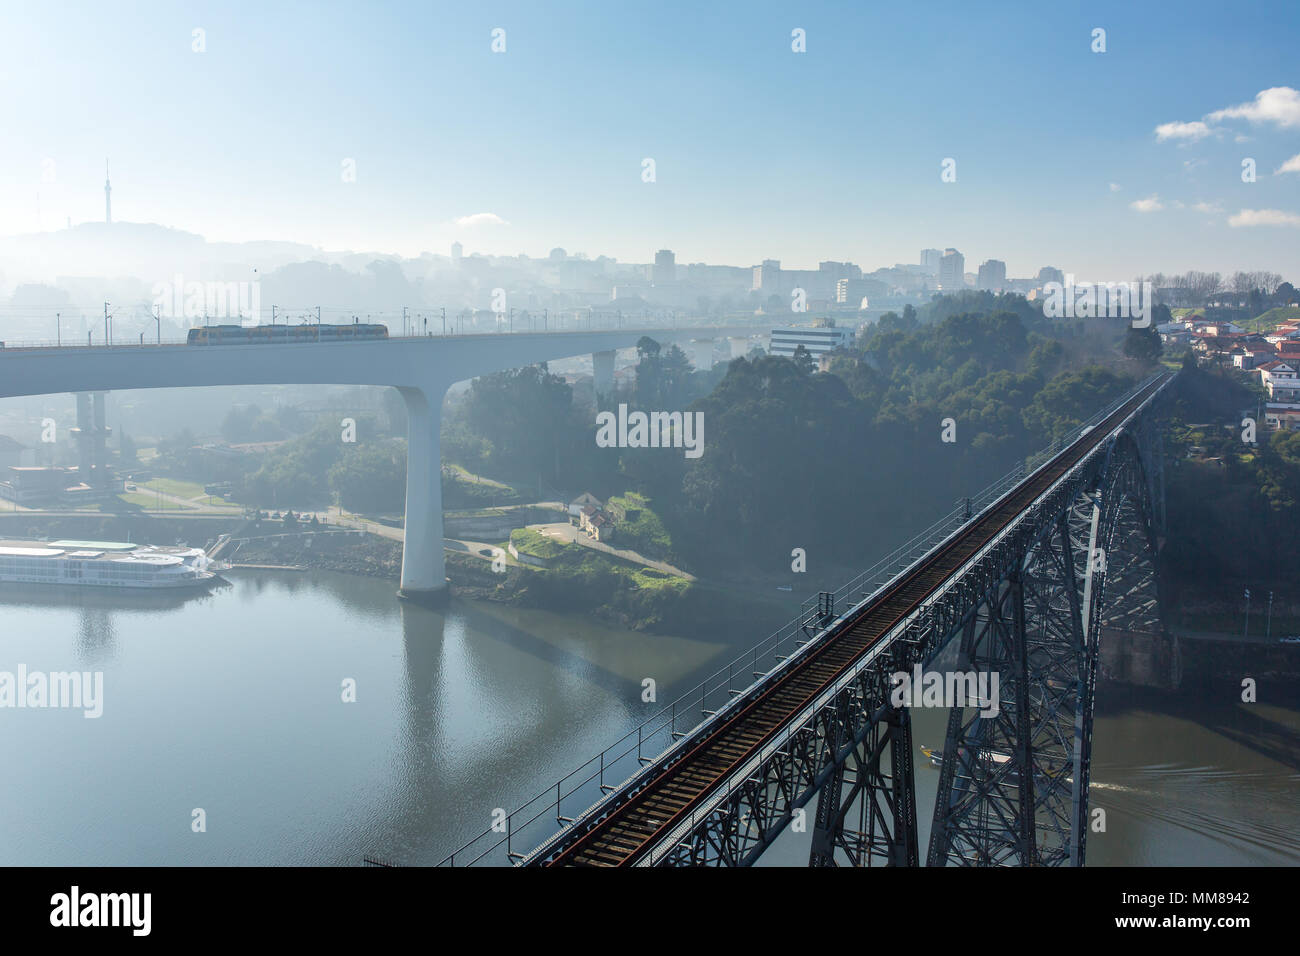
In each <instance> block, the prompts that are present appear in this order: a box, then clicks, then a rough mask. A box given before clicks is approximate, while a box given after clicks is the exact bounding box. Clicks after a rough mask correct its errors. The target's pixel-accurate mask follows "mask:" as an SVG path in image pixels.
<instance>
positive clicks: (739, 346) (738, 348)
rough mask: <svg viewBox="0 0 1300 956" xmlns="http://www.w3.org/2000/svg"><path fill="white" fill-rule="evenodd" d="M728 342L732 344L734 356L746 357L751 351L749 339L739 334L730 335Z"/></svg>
mask: <svg viewBox="0 0 1300 956" xmlns="http://www.w3.org/2000/svg"><path fill="white" fill-rule="evenodd" d="M727 344H728V345H730V346H731V357H732V358H744V357H745V355H746V354H747V353H748V352H749V339H743V338H740V337H739V336H736V335H732V336H728V338H727Z"/></svg>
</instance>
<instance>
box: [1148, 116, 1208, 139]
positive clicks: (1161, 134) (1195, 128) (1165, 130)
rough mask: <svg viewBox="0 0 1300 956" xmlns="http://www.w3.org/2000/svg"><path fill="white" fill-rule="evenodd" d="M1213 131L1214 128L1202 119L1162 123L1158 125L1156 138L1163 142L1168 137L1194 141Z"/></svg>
mask: <svg viewBox="0 0 1300 956" xmlns="http://www.w3.org/2000/svg"><path fill="white" fill-rule="evenodd" d="M1211 132H1213V130H1211V129H1210V128H1209V127H1208V126H1206V125H1205V124H1204V123H1202V122H1201V121H1200V120H1195V121H1194V122H1191V123H1161V124H1160V125H1159V126H1157V127H1156V139H1157V140H1159V141H1160V142H1162V143H1163V142H1164V141H1165V140H1167V139H1186V140H1191V141H1192V142H1193V143H1194V142H1196V141H1197V140H1198V139H1204V138H1205V137H1207V136H1209V135H1210V133H1211Z"/></svg>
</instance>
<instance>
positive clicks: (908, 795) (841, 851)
mask: <svg viewBox="0 0 1300 956" xmlns="http://www.w3.org/2000/svg"><path fill="white" fill-rule="evenodd" d="M886 754H888V757H887V758H886ZM886 762H887V764H888V766H887V767H885V766H884V764H885V763H886ZM846 787H847V788H848V789H847V792H846V790H845V788H846ZM816 820H817V822H816V824H815V826H814V828H813V835H812V851H811V853H810V854H809V857H808V865H809V866H816V867H826V866H841V865H847V866H871V865H873V864H877V863H883V864H884V865H886V866H917V865H918V864H919V862H920V855H919V853H918V851H917V842H916V789H915V786H914V778H913V771H912V719H911V714H910V713H909V711H908V710H907V708H905V707H899V708H892V707H891V708H888V709H887V710H886V712H885V717H884V719H883V720H878V721H875V722H873V723H872V724H871V729H870V730H869V731H868V733H867V734H866V735H865V736H864V737H863V738H862V740H860V741H858V743H857V745H856V746H855V747H854V748H853V751H852V752H851V753H850V754H849V756H848V758H847V759H846V760H845V761H844V762H843V763H842V764H840V765H839V766H838V767H836V768H835V771H834V772H833V773H832V774H831V776H830V779H828V780H827V781H826V784H825V785H824V786H823V787H822V789H821V791H820V793H818V795H817V818H816Z"/></svg>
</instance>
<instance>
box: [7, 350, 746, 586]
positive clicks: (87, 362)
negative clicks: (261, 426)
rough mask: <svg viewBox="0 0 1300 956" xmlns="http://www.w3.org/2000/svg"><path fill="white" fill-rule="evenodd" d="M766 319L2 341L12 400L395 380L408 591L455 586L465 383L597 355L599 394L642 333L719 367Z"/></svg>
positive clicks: (604, 391) (703, 363)
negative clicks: (215, 340)
mask: <svg viewBox="0 0 1300 956" xmlns="http://www.w3.org/2000/svg"><path fill="white" fill-rule="evenodd" d="M767 331H768V330H767V329H766V328H733V327H725V328H724V327H717V328H682V329H631V328H629V329H603V330H588V331H577V332H519V333H510V334H495V335H493V334H487V335H454V336H427V337H404V338H388V339H376V340H357V341H350V342H308V343H285V344H247V345H204V346H198V345H194V346H191V345H179V344H176V345H174V344H162V345H144V344H141V345H112V346H99V347H83V346H76V347H69V346H64V347H48V348H18V349H15V348H0V398H13V397H17V396H24V395H48V394H53V393H59V392H76V393H82V392H91V393H94V392H107V391H115V390H123V389H137V388H188V387H200V386H213V385H387V386H392V387H394V388H396V389H397V390H398V391H399V392H400V393H401V395H402V398H403V399H404V400H405V402H406V411H407V421H408V447H407V459H406V462H407V464H406V536H405V537H406V540H405V543H404V545H403V550H402V578H401V590H400V592H399V593H400V594H401V595H402V596H403V597H406V598H410V599H414V600H419V601H426V602H432V603H436V602H438V601H440V600H442V599H443V598H445V596H446V590H447V584H446V568H445V566H444V562H443V552H442V537H443V535H442V486H441V477H440V476H441V468H440V465H441V455H440V449H439V428H440V425H441V418H442V399H443V396H444V395H445V394H446V392H447V389H448V388H450V387H451V386H452V385H453V384H455V383H456V382H460V381H464V380H465V379H470V378H475V377H477V376H480V375H486V374H489V373H492V372H498V371H502V370H504V369H510V368H520V367H522V366H525V365H534V364H537V363H538V362H548V361H556V360H558V359H563V358H571V357H573V356H577V355H583V354H587V353H590V354H591V356H592V365H593V371H594V374H595V386H596V391H597V393H598V394H608V393H609V392H610V391H612V389H613V383H614V353H615V351H616V350H617V349H621V348H631V347H633V346H635V345H636V343H637V341H638V340H639V339H640V338H641V337H642V336H647V335H648V336H650V337H651V338H653V339H654V340H655V341H657V342H660V343H661V344H669V343H673V344H679V345H681V346H683V348H684V350H685V351H686V352H687V354H688V355H689V356H690V357H691V358H692V360H693V361H694V362H695V365H696V367H697V368H710V367H712V364H713V363H712V356H713V347H714V342H715V340H717V339H721V338H726V339H729V340H730V341H731V352H732V355H733V357H734V356H735V355H736V354H743V351H744V348H745V345H746V343H747V342H748V339H749V337H750V336H753V335H756V334H761V333H765V332H767Z"/></svg>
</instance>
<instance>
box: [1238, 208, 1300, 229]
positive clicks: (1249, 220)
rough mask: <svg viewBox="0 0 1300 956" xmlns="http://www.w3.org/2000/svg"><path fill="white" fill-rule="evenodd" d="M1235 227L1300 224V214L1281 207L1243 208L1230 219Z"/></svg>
mask: <svg viewBox="0 0 1300 956" xmlns="http://www.w3.org/2000/svg"><path fill="white" fill-rule="evenodd" d="M1228 225H1230V226H1232V227H1233V228H1234V229H1236V228H1238V227H1241V226H1300V216H1297V215H1296V214H1295V213H1293V212H1283V211H1282V210H1281V209H1243V210H1242V211H1241V212H1239V213H1237V214H1236V215H1235V216H1231V217H1229V219H1228Z"/></svg>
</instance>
